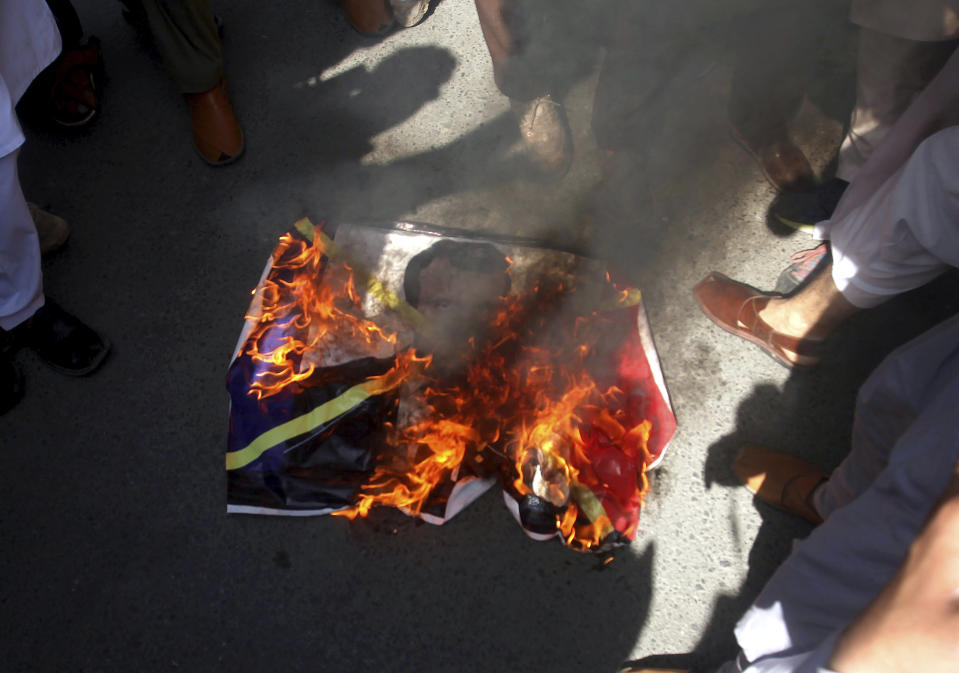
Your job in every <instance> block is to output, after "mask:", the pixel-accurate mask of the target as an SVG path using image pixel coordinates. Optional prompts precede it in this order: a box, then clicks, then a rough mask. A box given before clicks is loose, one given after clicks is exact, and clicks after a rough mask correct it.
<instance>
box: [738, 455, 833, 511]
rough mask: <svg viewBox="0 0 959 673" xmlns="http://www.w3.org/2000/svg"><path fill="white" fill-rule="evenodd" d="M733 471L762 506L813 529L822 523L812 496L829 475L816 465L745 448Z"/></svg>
mask: <svg viewBox="0 0 959 673" xmlns="http://www.w3.org/2000/svg"><path fill="white" fill-rule="evenodd" d="M733 470H734V471H735V472H736V476H737V477H739V480H740V481H741V482H743V485H744V486H745V487H746V488H747V489H748V490H749V491H750V492H751V493H755V494H756V497H757V498H759V499H760V500H762V501H763V502H766V503H768V504H770V505H772V506H773V507H777V508H779V509H782V510H785V511H787V512H791V513H792V514H795V515H796V516H801V517H802V518H803V519H805V520H806V521H808V522H809V523H811V524H813V525H814V526H818V525H819V524H821V523H822V517H821V516H820V515H819V512H817V511H816V508H815V507H813V505H812V502H811V499H812V498H811V496H812V492H813V491H814V490H815V489H816V487H817V486H819V485H820V484H822V483H823V482H824V481H826V480H827V479H828V478H829V475H828V474H826V473H825V472H824V471H823V469H822V468H820V467H819V466H818V465H813V464H812V463H810V462H808V461H805V460H803V459H802V458H797V457H796V456H792V455H789V454H788V453H782V452H780V451H773V450H771V449H766V448H763V447H761V446H756V445H754V444H747V445H746V446H744V447H743V448H742V449H741V450H740V451H739V455H737V456H736V460H735V461H734V462H733Z"/></svg>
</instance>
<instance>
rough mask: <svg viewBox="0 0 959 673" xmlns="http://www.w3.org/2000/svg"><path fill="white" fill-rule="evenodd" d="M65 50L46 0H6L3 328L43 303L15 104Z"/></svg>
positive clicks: (0, 116) (0, 161)
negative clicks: (22, 175)
mask: <svg viewBox="0 0 959 673" xmlns="http://www.w3.org/2000/svg"><path fill="white" fill-rule="evenodd" d="M58 53H60V33H59V31H58V30H57V26H56V22H55V21H54V19H53V15H52V14H51V13H50V10H49V9H48V8H47V4H46V3H45V2H44V0H0V328H3V329H11V328H13V327H16V326H17V325H19V324H20V323H21V322H23V321H24V320H26V319H27V318H29V317H30V316H31V315H33V313H34V312H35V311H36V310H37V309H38V308H39V307H40V306H42V305H43V283H42V277H41V273H40V247H39V243H38V241H37V232H36V229H35V228H34V225H33V220H32V218H31V217H30V211H29V210H28V209H27V203H26V200H25V199H24V197H23V190H22V189H21V188H20V182H19V179H18V177H17V149H18V148H19V147H20V145H22V144H23V141H24V137H23V131H22V130H21V128H20V124H19V122H18V121H17V113H16V110H15V106H16V104H17V101H18V100H20V97H21V96H22V95H23V92H24V91H26V89H27V87H28V86H29V85H30V82H32V81H33V79H34V78H35V77H36V76H37V75H38V74H39V73H40V71H41V70H43V69H44V68H45V67H46V66H47V65H49V64H50V63H51V62H52V61H53V60H54V59H55V58H56V57H57V54H58Z"/></svg>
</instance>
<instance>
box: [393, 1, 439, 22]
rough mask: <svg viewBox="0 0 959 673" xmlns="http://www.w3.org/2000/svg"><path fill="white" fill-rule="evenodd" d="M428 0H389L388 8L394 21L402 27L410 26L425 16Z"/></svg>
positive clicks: (427, 9)
mask: <svg viewBox="0 0 959 673" xmlns="http://www.w3.org/2000/svg"><path fill="white" fill-rule="evenodd" d="M429 8H430V0H390V9H391V10H392V12H393V18H394V19H396V23H398V24H400V25H401V26H403V27H404V28H412V27H413V26H415V25H416V24H418V23H419V22H420V21H422V20H423V17H424V16H426V12H428V11H429Z"/></svg>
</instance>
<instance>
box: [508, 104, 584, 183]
mask: <svg viewBox="0 0 959 673" xmlns="http://www.w3.org/2000/svg"><path fill="white" fill-rule="evenodd" d="M511 104H512V106H513V112H514V114H516V117H517V121H518V122H519V132H520V136H521V137H522V141H523V149H524V151H525V154H526V157H527V158H528V159H529V161H530V163H532V164H533V166H535V167H536V168H537V170H539V171H541V172H543V173H546V174H548V175H551V176H554V177H562V176H563V175H564V174H565V173H566V171H567V170H568V169H569V165H570V163H571V162H572V159H573V137H572V133H571V132H570V130H569V121H568V120H567V119H566V109H565V108H564V107H563V106H562V104H560V103H557V102H556V101H554V100H553V99H552V98H551V97H550V96H548V95H547V96H541V97H539V98H536V99H535V100H532V101H529V102H528V103H524V102H520V101H515V100H514V101H511Z"/></svg>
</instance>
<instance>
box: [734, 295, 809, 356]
mask: <svg viewBox="0 0 959 673" xmlns="http://www.w3.org/2000/svg"><path fill="white" fill-rule="evenodd" d="M770 298H771V296H757V297H750V298H749V299H747V300H746V301H745V302H743V305H742V307H741V308H740V309H739V316H738V317H737V320H738V321H739V322H740V323H742V324H743V325H745V326H746V327H747V329H749V330H750V331H751V332H752V333H753V334H755V335H756V336H757V337H759V338H761V339H762V340H763V341H765V342H766V343H767V344H769V345H770V346H774V347H776V348H778V349H780V350H787V351H790V352H792V353H795V354H796V355H801V356H806V357H818V356H819V348H820V346H821V345H822V342H821V341H819V340H816V339H803V338H800V337H794V336H790V335H788V334H783V333H782V332H777V331H776V330H774V329H773V328H772V327H771V326H770V325H769V323H767V322H766V321H765V320H763V319H762V318H760V317H759V312H760V311H762V310H763V309H764V308H766V304H768V303H769V300H770Z"/></svg>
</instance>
